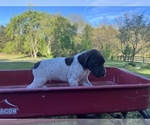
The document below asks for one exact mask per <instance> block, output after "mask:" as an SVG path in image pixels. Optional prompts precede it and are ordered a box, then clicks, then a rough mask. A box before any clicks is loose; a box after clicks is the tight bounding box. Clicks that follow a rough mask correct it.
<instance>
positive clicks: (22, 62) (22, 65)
mask: <svg viewBox="0 0 150 125" xmlns="http://www.w3.org/2000/svg"><path fill="white" fill-rule="evenodd" d="M42 59H45V58H37V59H34V58H29V57H26V56H23V55H22V56H16V55H6V54H0V70H10V69H31V68H32V66H33V64H34V63H35V62H37V61H39V60H42ZM105 66H113V67H119V68H125V69H127V70H129V71H131V72H135V73H138V74H140V75H143V76H145V77H148V78H150V64H148V63H147V64H146V63H131V62H124V61H111V60H106V63H105Z"/></svg>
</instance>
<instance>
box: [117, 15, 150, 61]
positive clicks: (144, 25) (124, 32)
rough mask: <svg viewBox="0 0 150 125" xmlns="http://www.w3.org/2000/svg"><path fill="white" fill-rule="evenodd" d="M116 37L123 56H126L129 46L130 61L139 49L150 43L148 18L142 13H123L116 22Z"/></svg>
mask: <svg viewBox="0 0 150 125" xmlns="http://www.w3.org/2000/svg"><path fill="white" fill-rule="evenodd" d="M118 25H119V32H120V34H119V35H118V38H119V39H120V42H121V51H122V54H123V55H124V57H125V58H126V56H128V54H129V53H126V49H129V48H130V51H131V52H130V55H131V61H134V57H135V55H136V54H138V53H139V52H140V51H141V50H143V49H145V48H146V47H148V46H149V44H150V20H149V19H148V18H146V17H144V14H133V13H132V14H124V15H123V17H121V18H120V21H119V22H118Z"/></svg>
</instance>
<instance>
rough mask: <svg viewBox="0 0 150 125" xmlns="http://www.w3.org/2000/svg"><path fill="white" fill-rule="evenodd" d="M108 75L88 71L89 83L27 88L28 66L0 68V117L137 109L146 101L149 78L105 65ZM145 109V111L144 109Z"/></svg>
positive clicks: (48, 83)
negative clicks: (77, 85)
mask: <svg viewBox="0 0 150 125" xmlns="http://www.w3.org/2000/svg"><path fill="white" fill-rule="evenodd" d="M106 70H107V75H106V76H105V77H103V78H95V77H94V76H92V75H90V76H89V79H90V81H91V82H92V83H93V85H94V86H92V87H84V86H79V87H70V86H69V84H68V83H64V82H61V81H51V83H50V82H47V86H48V87H46V88H38V89H27V88H26V86H27V85H28V84H30V83H31V82H32V80H33V76H32V73H31V70H4V71H0V118H27V117H32V118H33V117H45V116H60V115H61V116H62V115H79V114H98V113H113V112H128V111H140V112H141V113H142V114H144V115H145V114H146V117H149V116H147V112H146V110H145V109H147V108H148V105H149V94H150V79H148V78H145V77H142V76H139V75H136V74H134V73H131V72H129V71H126V70H124V69H119V68H114V67H107V68H106ZM145 112H146V113H145Z"/></svg>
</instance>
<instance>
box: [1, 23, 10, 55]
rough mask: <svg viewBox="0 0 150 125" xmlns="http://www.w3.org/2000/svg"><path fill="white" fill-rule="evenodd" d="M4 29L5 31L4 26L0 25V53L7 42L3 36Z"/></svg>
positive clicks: (4, 35)
mask: <svg viewBox="0 0 150 125" xmlns="http://www.w3.org/2000/svg"><path fill="white" fill-rule="evenodd" d="M5 29H6V27H5V26H3V25H0V52H2V51H3V49H4V47H5V44H6V42H7V41H8V38H7V37H6V34H5Z"/></svg>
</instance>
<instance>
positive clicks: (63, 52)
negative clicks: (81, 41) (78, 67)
mask: <svg viewBox="0 0 150 125" xmlns="http://www.w3.org/2000/svg"><path fill="white" fill-rule="evenodd" d="M76 32H77V30H76V25H74V24H71V23H70V21H69V20H68V19H66V18H64V17H62V16H60V15H59V16H57V17H56V18H55V21H54V27H53V34H54V35H53V36H54V39H53V41H52V44H51V50H52V54H53V56H54V57H56V56H67V55H71V54H72V53H73V50H74V45H75V44H74V43H75V41H74V38H75V36H76Z"/></svg>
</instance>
